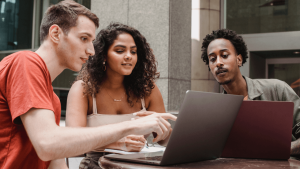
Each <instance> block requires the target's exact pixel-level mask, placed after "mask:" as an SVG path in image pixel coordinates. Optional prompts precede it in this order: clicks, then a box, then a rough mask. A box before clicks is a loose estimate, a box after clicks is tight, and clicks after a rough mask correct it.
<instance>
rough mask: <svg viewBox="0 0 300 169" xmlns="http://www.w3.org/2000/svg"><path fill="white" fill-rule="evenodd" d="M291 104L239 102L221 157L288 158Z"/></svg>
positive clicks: (290, 133) (290, 135) (292, 106)
mask: <svg viewBox="0 0 300 169" xmlns="http://www.w3.org/2000/svg"><path fill="white" fill-rule="evenodd" d="M293 111H294V103H293V102H270V101H243V103H242V106H241V108H240V111H239V113H238V115H237V117H236V120H235V122H234V125H233V127H232V129H231V132H230V134H229V137H228V140H227V142H226V145H225V147H224V150H223V153H222V156H221V157H237V158H262V159H288V158H290V149H291V138H292V125H293Z"/></svg>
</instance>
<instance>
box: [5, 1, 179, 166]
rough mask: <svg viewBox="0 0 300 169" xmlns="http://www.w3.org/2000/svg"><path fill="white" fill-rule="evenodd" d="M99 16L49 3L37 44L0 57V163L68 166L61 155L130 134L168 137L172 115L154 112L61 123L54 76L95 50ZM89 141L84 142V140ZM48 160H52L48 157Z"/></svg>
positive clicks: (63, 3)
mask: <svg viewBox="0 0 300 169" xmlns="http://www.w3.org/2000/svg"><path fill="white" fill-rule="evenodd" d="M98 22H99V21H98V18H97V16H96V15H95V14H93V13H92V12H91V11H90V10H88V9H87V8H85V7H84V6H82V5H80V4H78V3H76V2H74V1H72V0H65V1H61V2H60V3H58V4H56V5H53V6H51V7H49V8H48V10H47V12H46V13H45V15H44V18H43V20H42V23H41V28H40V40H41V46H40V47H39V49H38V50H37V51H36V52H31V51H22V52H18V53H14V54H12V55H9V56H7V57H5V58H4V59H3V60H2V61H1V62H0V168H1V169H2V168H3V169H6V168H25V169H34V168H38V169H44V168H48V167H49V168H67V166H66V164H65V162H64V160H63V159H62V158H65V157H70V156H75V155H79V154H83V153H85V152H88V151H91V150H94V149H96V148H99V147H103V146H105V145H108V144H110V143H113V142H115V141H117V140H119V139H121V138H123V137H125V136H127V135H129V134H135V135H146V134H149V133H151V132H155V133H157V134H158V136H157V137H158V139H157V140H158V141H160V140H163V139H164V138H166V137H167V136H168V135H169V133H170V131H171V128H170V125H169V123H168V122H167V121H166V120H165V119H172V120H175V119H176V117H175V116H172V115H171V114H168V113H154V114H152V115H150V116H147V117H143V118H139V119H137V120H133V121H128V122H122V123H118V124H112V125H106V126H100V127H86V128H70V127H59V126H58V124H59V121H60V113H61V110H60V102H59V99H58V97H57V96H56V95H55V94H54V92H53V88H52V84H51V83H52V81H53V80H54V79H55V78H56V77H57V76H58V75H59V74H60V73H61V72H62V71H63V70H64V69H66V68H68V69H71V70H73V71H79V70H80V69H81V67H82V64H84V63H85V62H86V61H87V60H88V58H89V56H91V55H94V53H95V51H94V47H93V43H92V41H93V40H94V39H95V31H96V28H97V27H98V26H99V23H98ZM87 143H88V144H87ZM50 161H51V162H50Z"/></svg>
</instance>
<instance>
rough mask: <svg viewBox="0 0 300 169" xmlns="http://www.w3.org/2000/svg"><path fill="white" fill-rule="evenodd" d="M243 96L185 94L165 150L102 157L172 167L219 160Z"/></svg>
mask: <svg viewBox="0 0 300 169" xmlns="http://www.w3.org/2000/svg"><path fill="white" fill-rule="evenodd" d="M242 101H243V96H238V95H229V94H226V95H225V94H220V93H208V92H198V91H187V93H186V95H185V98H184V101H183V103H182V105H181V109H180V111H179V115H178V117H177V120H176V122H175V125H174V127H173V131H172V134H171V136H170V139H169V143H168V145H167V147H166V149H165V151H161V152H154V153H146V154H143V153H139V154H124V155H118V154H109V155H105V158H109V159H113V160H120V161H129V162H136V163H145V164H152V165H172V164H181V163H188V162H195V161H203V160H211V159H216V158H218V157H220V155H221V153H222V150H223V148H224V146H225V143H226V140H227V137H228V135H229V133H230V130H231V128H232V126H233V124H234V121H235V118H236V116H237V113H238V111H239V108H240V106H241V103H242Z"/></svg>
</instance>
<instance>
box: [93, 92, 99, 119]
mask: <svg viewBox="0 0 300 169" xmlns="http://www.w3.org/2000/svg"><path fill="white" fill-rule="evenodd" d="M92 97H93V114H97V112H98V111H97V104H96V97H95V95H94V94H93V96H92Z"/></svg>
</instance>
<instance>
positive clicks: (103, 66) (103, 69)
mask: <svg viewBox="0 0 300 169" xmlns="http://www.w3.org/2000/svg"><path fill="white" fill-rule="evenodd" d="M103 67H104V68H103V71H105V70H106V65H105V61H104V62H103Z"/></svg>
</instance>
